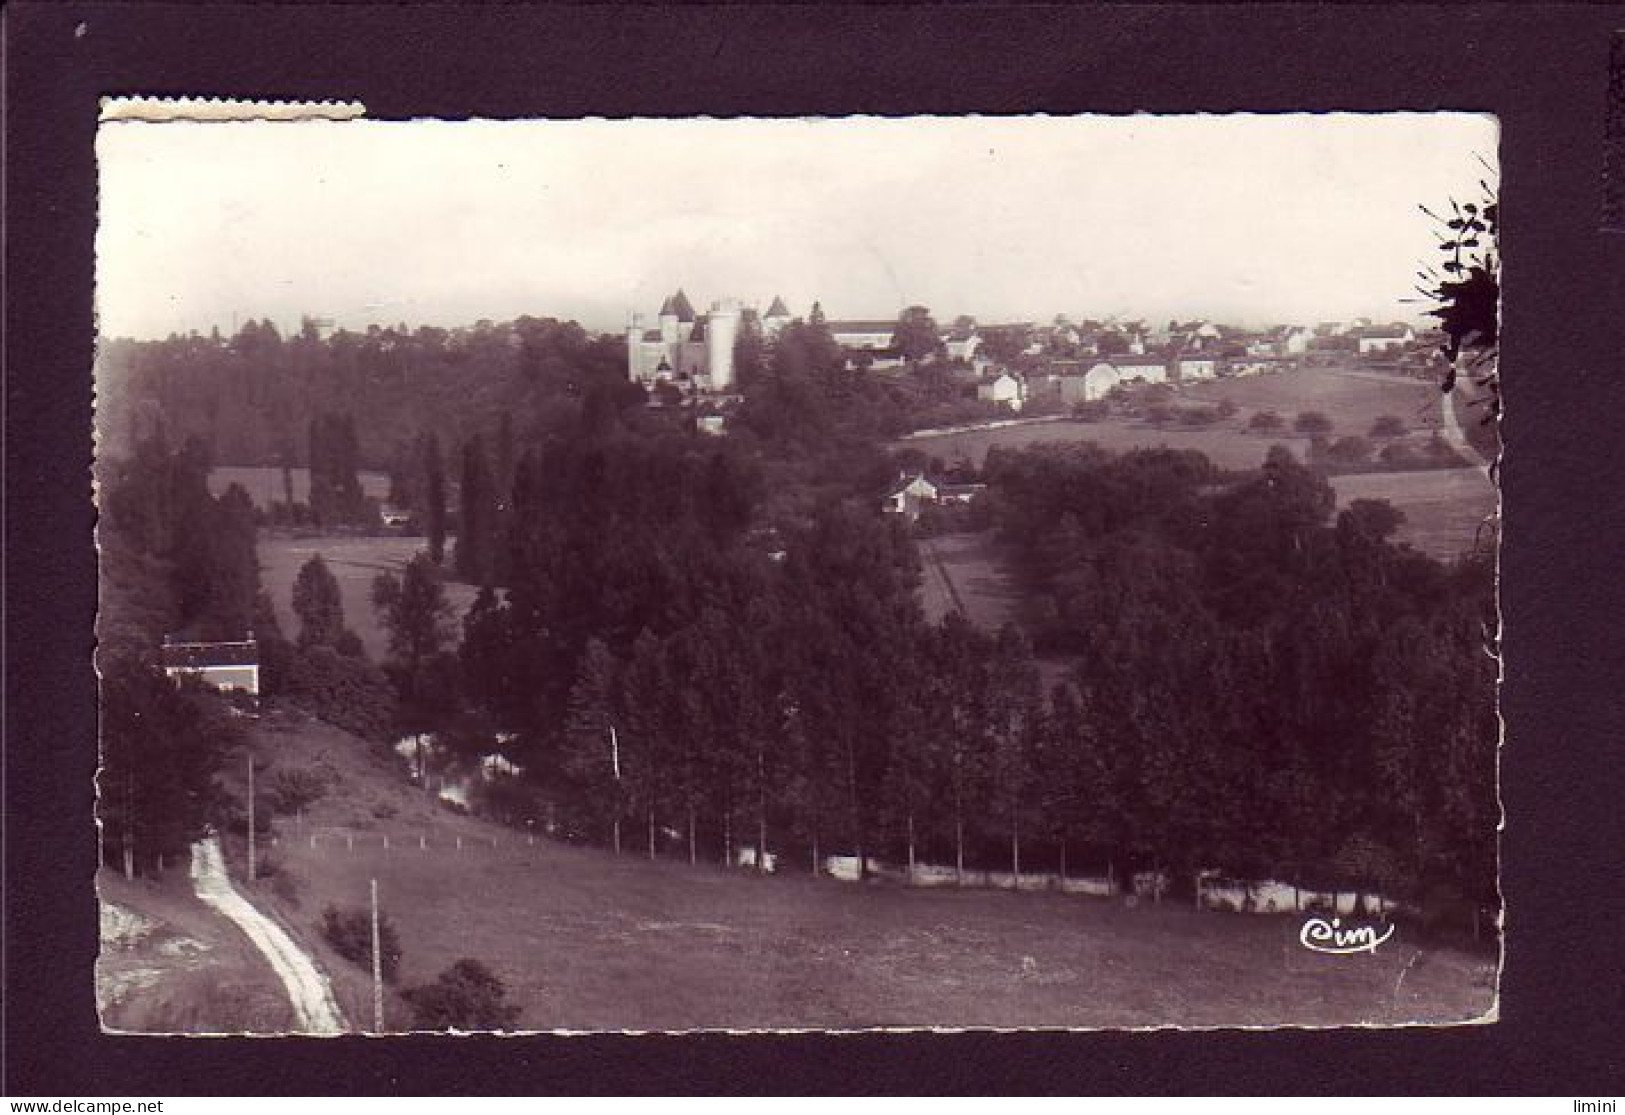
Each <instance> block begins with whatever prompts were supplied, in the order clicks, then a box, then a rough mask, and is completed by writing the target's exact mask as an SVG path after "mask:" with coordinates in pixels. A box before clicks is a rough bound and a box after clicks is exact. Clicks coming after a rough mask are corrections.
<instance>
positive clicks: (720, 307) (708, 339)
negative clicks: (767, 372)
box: [705, 299, 740, 391]
mask: <svg viewBox="0 0 1625 1115" xmlns="http://www.w3.org/2000/svg"><path fill="white" fill-rule="evenodd" d="M739 314H740V309H739V303H738V302H735V301H734V300H732V299H725V300H724V301H721V302H715V303H713V304H712V306H711V312H710V314H709V315H708V320H707V321H706V325H705V366H706V370H707V371H708V372H709V373H710V379H711V390H713V391H732V390H733V386H734V340H735V338H737V337H738V336H739Z"/></svg>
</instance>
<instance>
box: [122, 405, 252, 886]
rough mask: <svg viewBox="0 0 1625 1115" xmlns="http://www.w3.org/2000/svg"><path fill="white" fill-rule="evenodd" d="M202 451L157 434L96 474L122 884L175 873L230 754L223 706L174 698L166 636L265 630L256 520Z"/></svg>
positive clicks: (204, 693) (233, 736)
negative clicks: (155, 872)
mask: <svg viewBox="0 0 1625 1115" xmlns="http://www.w3.org/2000/svg"><path fill="white" fill-rule="evenodd" d="M208 463H209V462H208V456H207V453H206V451H205V449H204V448H203V446H202V445H201V443H199V442H198V441H196V440H195V439H194V440H189V441H188V442H187V443H186V445H185V446H183V447H182V448H181V449H179V450H172V449H171V448H170V447H169V446H168V444H167V442H166V441H165V440H164V438H163V437H162V436H161V432H160V433H159V434H158V435H155V436H154V437H152V438H149V439H146V440H144V441H143V442H142V443H141V444H140V445H139V446H137V448H136V450H135V452H134V454H133V455H132V456H130V457H128V458H123V459H120V458H108V457H104V458H102V459H101V460H99V461H98V465H97V482H98V484H99V486H100V489H101V491H100V496H101V500H100V502H101V509H102V517H101V520H100V524H99V527H98V543H99V546H100V551H101V561H102V571H103V576H102V593H101V602H100V603H101V607H100V612H99V615H98V619H97V642H98V645H97V655H96V658H97V667H98V670H99V672H100V674H101V678H102V686H101V698H102V699H101V771H100V773H99V774H98V788H99V791H100V794H99V797H98V802H97V816H98V819H99V820H100V822H101V826H102V838H103V839H102V848H103V853H104V855H105V856H106V858H107V859H108V861H109V862H110V863H114V864H116V865H119V866H121V867H123V869H124V870H126V871H130V872H146V871H148V870H150V869H152V868H153V867H154V866H156V865H158V864H160V863H162V862H164V861H165V860H168V861H169V862H174V860H175V858H176V857H178V856H180V855H182V854H183V853H184V852H185V850H186V848H187V845H188V844H189V843H190V842H191V841H192V840H194V839H196V838H197V837H198V836H200V835H201V834H202V833H203V831H204V828H205V826H206V825H207V824H208V823H209V822H210V820H211V818H213V817H215V816H216V815H217V814H218V812H219V810H220V808H221V807H222V805H223V800H222V798H221V796H220V794H219V793H218V791H217V789H216V787H215V783H214V774H215V771H216V770H217V769H218V767H219V765H220V762H221V757H222V755H223V754H224V753H225V752H226V751H227V750H228V749H229V748H231V747H232V746H235V744H236V743H237V741H238V736H237V732H236V730H235V728H234V727H233V725H232V724H231V722H230V720H229V719H227V716H226V710H225V704H224V702H222V700H221V699H220V698H219V697H218V695H216V694H214V693H213V692H211V691H209V690H207V689H205V688H204V687H202V686H199V685H193V684H188V685H185V686H179V687H178V686H177V685H176V684H175V683H174V682H172V681H171V680H170V679H169V678H168V677H166V676H165V675H164V673H163V671H162V669H161V665H160V658H159V656H160V648H161V647H162V645H163V642H164V640H165V638H166V637H167V636H171V635H173V636H178V637H180V638H183V639H198V640H238V639H243V638H245V637H247V635H248V633H249V631H250V630H251V629H253V628H254V627H255V625H256V624H258V623H260V622H262V621H263V617H264V616H265V614H266V612H267V611H268V608H267V607H266V604H265V601H264V599H263V597H261V596H260V594H259V570H258V565H257V564H256V560H255V549H254V516H253V508H252V506H251V505H250V504H249V501H248V497H247V495H246V494H245V493H244V492H243V491H242V489H240V488H237V487H235V486H233V487H231V488H228V489H227V490H226V492H225V493H224V494H222V495H221V496H220V497H218V498H216V497H214V496H211V495H210V494H209V489H208V484H207V479H206V478H207V474H208Z"/></svg>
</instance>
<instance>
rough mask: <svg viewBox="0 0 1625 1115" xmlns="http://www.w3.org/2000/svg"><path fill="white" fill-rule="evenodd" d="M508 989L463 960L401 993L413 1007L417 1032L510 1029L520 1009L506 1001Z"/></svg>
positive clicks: (470, 961)
mask: <svg viewBox="0 0 1625 1115" xmlns="http://www.w3.org/2000/svg"><path fill="white" fill-rule="evenodd" d="M507 995H508V989H507V988H506V987H504V986H503V984H502V981H501V980H500V979H498V978H497V977H496V976H495V975H494V974H493V973H492V972H491V970H490V969H488V968H487V967H486V966H485V965H484V964H481V963H480V962H479V961H478V960H473V959H470V958H469V957H466V956H465V957H464V958H463V959H461V960H459V961H458V962H457V963H456V964H453V965H452V966H451V967H450V968H447V969H446V970H445V971H444V972H441V973H440V975H439V976H437V977H436V978H435V981H434V982H433V983H426V984H423V985H422V986H419V987H414V988H411V989H410V990H408V991H404V992H402V993H401V998H403V999H405V1000H406V1002H407V1003H408V1005H410V1006H411V1008H412V1026H413V1028H414V1029H419V1030H451V1029H458V1030H509V1029H512V1028H513V1024H514V1023H515V1022H517V1021H518V1020H519V1007H517V1006H515V1005H513V1004H511V1003H509V1002H508V1001H507Z"/></svg>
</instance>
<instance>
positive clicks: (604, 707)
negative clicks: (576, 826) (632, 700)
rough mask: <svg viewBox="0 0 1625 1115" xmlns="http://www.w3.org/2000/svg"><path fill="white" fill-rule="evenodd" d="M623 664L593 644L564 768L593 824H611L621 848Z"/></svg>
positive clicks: (572, 713) (575, 698)
mask: <svg viewBox="0 0 1625 1115" xmlns="http://www.w3.org/2000/svg"><path fill="white" fill-rule="evenodd" d="M619 675H620V663H619V662H618V661H617V660H616V658H615V655H614V654H613V653H612V652H611V651H610V649H609V647H607V646H605V645H604V643H603V641H602V640H601V639H592V640H590V641H588V643H587V649H586V652H585V653H584V654H583V655H582V656H581V668H580V671H579V672H578V675H577V678H576V683H575V686H574V687H573V688H572V689H571V691H570V708H569V721H568V723H567V724H566V726H565V755H564V761H563V767H564V770H565V772H566V773H567V774H568V775H569V776H570V777H571V779H572V781H573V782H574V784H575V786H576V792H577V795H578V800H579V801H580V803H581V804H582V805H583V806H585V808H586V812H587V814H588V818H589V819H590V820H592V821H607V822H608V824H607V825H606V826H605V829H606V830H610V831H613V833H614V844H615V845H616V847H619V846H620V823H621V809H622V805H621V778H620V762H619V757H618V755H617V744H618V742H619V741H618V737H617V738H615V739H612V738H611V733H612V732H616V731H617V727H616V723H615V721H616V707H617V704H618V692H617V689H618V685H619V680H620V678H619Z"/></svg>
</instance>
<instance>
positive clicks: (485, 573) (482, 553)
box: [454, 434, 497, 585]
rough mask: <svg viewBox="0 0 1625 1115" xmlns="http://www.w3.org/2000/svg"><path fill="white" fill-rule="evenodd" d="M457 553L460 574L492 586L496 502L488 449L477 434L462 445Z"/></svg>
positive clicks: (456, 562) (478, 582) (455, 561)
mask: <svg viewBox="0 0 1625 1115" xmlns="http://www.w3.org/2000/svg"><path fill="white" fill-rule="evenodd" d="M459 514H460V521H459V523H458V527H457V550H456V554H455V557H454V565H455V567H456V570H457V575H458V576H460V577H462V578H463V579H464V580H466V581H468V582H470V583H472V584H476V585H487V584H490V583H492V575H493V573H494V572H495V563H496V546H497V499H496V491H495V488H494V485H493V484H492V480H491V470H490V465H489V464H488V463H487V462H486V459H485V446H484V444H483V443H482V441H481V439H480V436H479V435H478V434H476V435H474V436H473V437H472V438H470V439H469V440H468V442H467V443H466V444H465V445H464V446H463V483H462V495H461V510H460V513H459Z"/></svg>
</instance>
